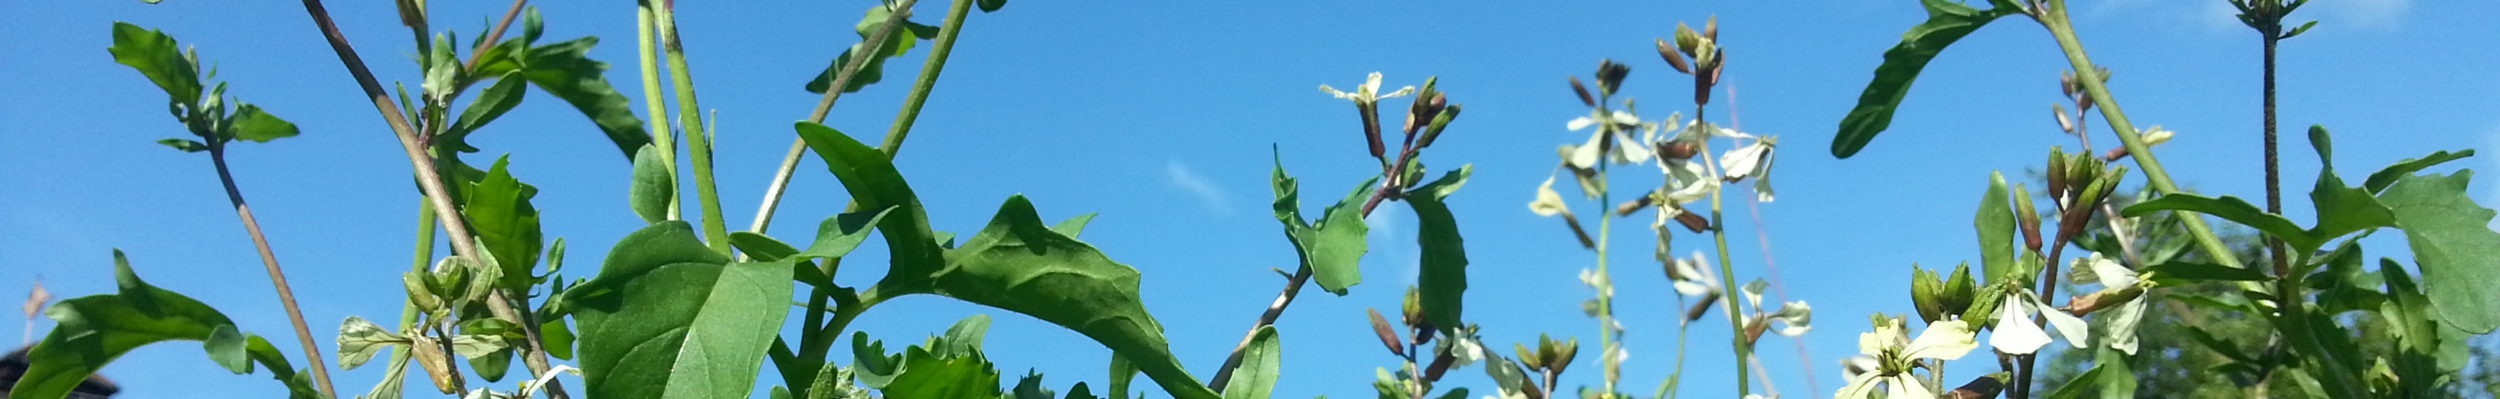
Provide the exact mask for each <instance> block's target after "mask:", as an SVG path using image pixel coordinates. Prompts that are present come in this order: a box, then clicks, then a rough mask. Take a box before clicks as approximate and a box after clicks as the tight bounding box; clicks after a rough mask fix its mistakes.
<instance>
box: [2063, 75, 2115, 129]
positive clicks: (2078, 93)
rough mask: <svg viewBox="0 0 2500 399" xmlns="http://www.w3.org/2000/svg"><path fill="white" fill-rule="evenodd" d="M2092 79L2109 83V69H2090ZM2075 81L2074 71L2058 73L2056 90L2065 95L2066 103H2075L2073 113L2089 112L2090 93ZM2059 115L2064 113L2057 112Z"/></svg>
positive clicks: (2068, 124)
mask: <svg viewBox="0 0 2500 399" xmlns="http://www.w3.org/2000/svg"><path fill="white" fill-rule="evenodd" d="M2092 77H2093V78H2095V79H2099V80H2100V82H2101V83H2104V84H2106V83H2109V68H2102V67H2099V66H2094V67H2092ZM2075 80H2076V79H2075V72H2074V71H2064V72H2058V74H2057V90H2058V91H2059V92H2062V93H2065V94H2066V101H2069V102H2073V103H2075V112H2084V111H2091V110H2092V102H2093V101H2092V93H2089V92H2087V91H2086V90H2084V89H2083V84H2082V83H2081V82H2076V81H2075ZM2059 114H2061V115H2062V114H2064V112H2059ZM2064 125H2067V126H2072V124H2071V123H2066V124H2064ZM2066 130H2068V131H2073V130H2075V129H2074V128H2072V127H2068V128H2067V129H2066Z"/></svg>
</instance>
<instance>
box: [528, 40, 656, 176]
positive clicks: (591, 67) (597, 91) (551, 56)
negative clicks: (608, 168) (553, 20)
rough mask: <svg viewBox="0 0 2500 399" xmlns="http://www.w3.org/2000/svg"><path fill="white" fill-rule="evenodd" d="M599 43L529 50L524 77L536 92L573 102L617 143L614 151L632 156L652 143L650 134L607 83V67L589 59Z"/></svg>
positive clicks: (568, 43)
mask: <svg viewBox="0 0 2500 399" xmlns="http://www.w3.org/2000/svg"><path fill="white" fill-rule="evenodd" d="M598 44H599V38H595V37H585V38H580V39H574V40H571V41H566V42H561V43H555V44H549V45H545V46H539V47H536V48H532V49H530V51H529V58H528V59H527V60H526V61H524V63H525V64H526V65H528V68H527V69H525V70H523V74H524V75H525V76H528V77H529V81H530V84H533V85H537V86H538V89H539V90H546V91H547V94H553V95H555V96H556V97H557V98H562V99H564V102H567V103H572V104H573V108H575V109H579V110H581V112H582V115H583V116H588V117H590V122H591V123H592V124H595V125H598V126H599V130H600V131H601V132H603V133H605V134H606V135H607V136H608V141H610V142H613V143H615V144H616V149H617V151H619V152H623V153H624V154H625V156H628V157H631V156H633V155H634V151H636V150H637V149H640V148H642V146H643V145H644V144H650V143H651V136H650V132H647V131H644V130H643V125H642V118H639V117H635V116H634V106H633V102H632V101H630V100H627V99H626V98H625V95H623V94H618V93H617V92H616V87H615V86H612V85H609V84H608V78H607V70H608V64H607V63H604V62H599V61H595V60H591V59H590V58H589V54H590V47H591V46H595V45H598Z"/></svg>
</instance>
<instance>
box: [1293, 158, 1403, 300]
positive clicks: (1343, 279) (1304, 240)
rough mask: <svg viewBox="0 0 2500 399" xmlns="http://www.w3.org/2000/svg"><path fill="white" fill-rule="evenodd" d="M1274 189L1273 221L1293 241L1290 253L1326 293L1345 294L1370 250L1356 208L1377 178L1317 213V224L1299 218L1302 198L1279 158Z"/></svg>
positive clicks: (1358, 277) (1367, 229)
mask: <svg viewBox="0 0 2500 399" xmlns="http://www.w3.org/2000/svg"><path fill="white" fill-rule="evenodd" d="M1273 180H1274V184H1275V189H1276V203H1275V208H1276V221H1278V222H1282V223H1284V224H1285V238H1286V240H1287V241H1290V242H1292V243H1293V248H1294V253H1295V254H1296V255H1299V256H1300V257H1301V258H1302V260H1301V262H1302V267H1305V268H1309V269H1311V272H1312V276H1313V277H1314V278H1315V279H1316V280H1318V281H1319V287H1320V289H1322V290H1327V291H1328V293H1331V294H1337V295H1345V294H1346V288H1348V287H1353V286H1354V285H1355V284H1361V283H1362V282H1363V272H1362V269H1361V266H1362V265H1361V261H1362V260H1363V253H1364V252H1368V251H1370V248H1368V247H1367V246H1368V245H1370V243H1368V242H1366V241H1364V238H1365V235H1366V234H1368V233H1369V232H1370V230H1371V227H1370V226H1368V225H1365V224H1364V222H1363V214H1362V211H1361V210H1360V208H1361V207H1362V205H1363V202H1364V200H1365V199H1367V198H1369V197H1368V195H1370V194H1371V188H1372V185H1373V183H1377V182H1378V181H1379V178H1376V177H1375V178H1373V179H1371V180H1365V181H1363V184H1361V185H1358V186H1355V187H1356V188H1355V190H1354V193H1353V194H1349V195H1347V196H1346V199H1344V200H1340V201H1338V202H1337V204H1336V205H1330V206H1329V207H1328V209H1327V210H1326V211H1324V213H1322V214H1321V215H1320V220H1319V222H1318V223H1306V222H1304V221H1303V220H1302V210H1301V208H1302V200H1301V194H1300V193H1299V191H1300V188H1299V187H1298V186H1299V184H1298V183H1297V182H1296V180H1295V179H1294V178H1293V177H1291V176H1287V175H1285V165H1284V162H1283V160H1282V159H1279V160H1278V161H1277V163H1276V172H1275V176H1274V178H1273Z"/></svg>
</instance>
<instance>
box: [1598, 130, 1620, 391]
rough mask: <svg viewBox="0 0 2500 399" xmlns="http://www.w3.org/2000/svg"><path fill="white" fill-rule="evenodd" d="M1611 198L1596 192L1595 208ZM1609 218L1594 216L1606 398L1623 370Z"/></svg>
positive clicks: (1601, 169)
mask: <svg viewBox="0 0 2500 399" xmlns="http://www.w3.org/2000/svg"><path fill="white" fill-rule="evenodd" d="M1601 125H1610V124H1601ZM1605 134H1609V135H1611V134H1613V133H1611V132H1609V133H1605ZM1609 138H1610V139H1611V137H1609ZM1597 176H1598V179H1599V180H1604V179H1605V178H1606V177H1605V176H1606V164H1605V163H1604V162H1602V161H1601V162H1599V163H1598V164H1597ZM1612 195H1613V193H1612V192H1607V191H1600V192H1598V194H1597V204H1598V206H1601V207H1603V206H1605V205H1606V204H1612V203H1614V201H1612V200H1611V198H1609V197H1611V196H1612ZM1613 216H1614V212H1597V282H1598V284H1597V287H1596V288H1597V343H1598V346H1597V347H1598V348H1599V351H1598V354H1597V359H1598V364H1599V365H1601V367H1603V368H1602V369H1600V370H1599V371H1598V373H1599V374H1601V375H1600V377H1603V378H1604V379H1605V381H1606V385H1605V390H1603V391H1599V392H1602V393H1604V394H1607V395H1613V394H1614V393H1615V385H1616V383H1617V382H1618V381H1617V380H1620V379H1621V378H1620V377H1621V376H1622V373H1621V372H1620V370H1621V367H1623V365H1622V364H1621V363H1617V360H1616V359H1615V353H1616V351H1617V350H1619V349H1620V348H1617V347H1616V346H1617V345H1621V343H1619V342H1615V341H1617V340H1619V339H1620V338H1621V337H1616V336H1615V309H1614V293H1613V291H1614V286H1615V282H1614V275H1613V274H1611V273H1609V271H1608V270H1607V269H1606V247H1607V245H1606V244H1607V243H1608V242H1607V241H1608V240H1607V235H1608V234H1610V233H1612V232H1613V230H1614V222H1615V218H1614V217H1613Z"/></svg>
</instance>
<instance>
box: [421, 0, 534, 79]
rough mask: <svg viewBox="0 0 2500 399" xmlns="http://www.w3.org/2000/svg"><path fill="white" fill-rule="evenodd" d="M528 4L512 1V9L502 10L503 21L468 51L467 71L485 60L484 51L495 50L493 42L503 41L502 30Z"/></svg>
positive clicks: (508, 25)
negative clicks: (474, 47) (481, 60)
mask: <svg viewBox="0 0 2500 399" xmlns="http://www.w3.org/2000/svg"><path fill="white" fill-rule="evenodd" d="M529 4H530V0H512V9H509V10H504V12H503V20H500V21H495V28H494V29H489V30H487V31H486V38H485V40H479V41H477V48H476V49H472V50H469V62H468V67H469V69H477V62H478V60H480V59H484V58H486V57H485V56H484V55H485V54H486V49H490V48H495V42H496V41H500V40H503V31H504V28H510V27H512V18H513V17H518V16H521V10H523V9H526V8H528V6H529ZM420 35H422V34H420Z"/></svg>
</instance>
